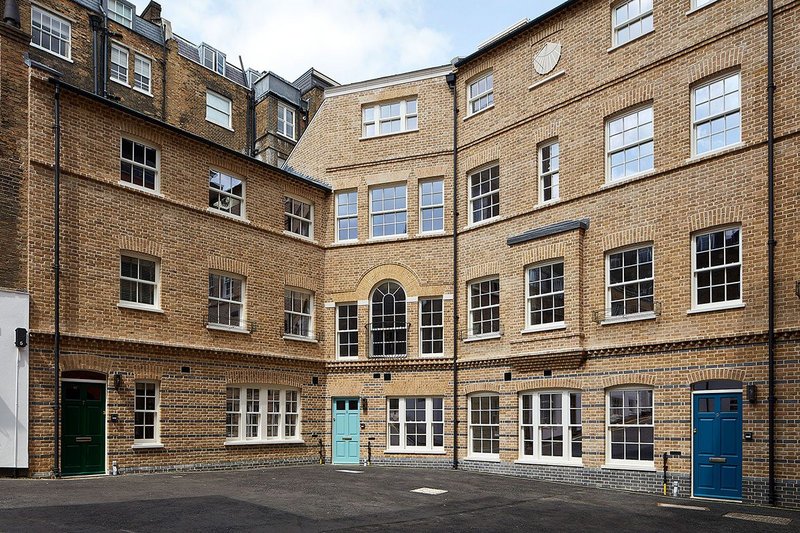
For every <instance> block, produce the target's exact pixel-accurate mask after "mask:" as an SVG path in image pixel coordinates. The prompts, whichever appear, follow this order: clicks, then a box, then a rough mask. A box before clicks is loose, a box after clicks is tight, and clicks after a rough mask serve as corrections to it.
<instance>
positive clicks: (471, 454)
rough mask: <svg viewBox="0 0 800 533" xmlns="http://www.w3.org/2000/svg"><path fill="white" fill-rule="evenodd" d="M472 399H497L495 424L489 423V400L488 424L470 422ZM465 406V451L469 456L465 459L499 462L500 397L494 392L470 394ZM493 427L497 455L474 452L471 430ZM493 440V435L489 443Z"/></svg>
mask: <svg viewBox="0 0 800 533" xmlns="http://www.w3.org/2000/svg"><path fill="white" fill-rule="evenodd" d="M474 398H497V424H492V423H491V412H492V406H491V400H489V413H490V418H489V423H488V424H482V423H478V424H474V423H473V422H472V411H473V407H472V400H473V399H474ZM467 406H468V409H467V411H468V412H467V422H468V424H467V426H468V428H467V429H468V430H467V439H468V443H467V449H468V450H469V454H468V456H467V459H477V460H484V461H494V462H499V461H500V413H501V408H500V395H499V394H497V393H496V392H479V393H476V394H470V395H469V396H467ZM481 411H483V410H481ZM495 426H496V427H497V453H486V452H478V451H475V448H474V444H475V443H474V442H473V440H474V439H473V434H472V433H473V430H474V429H476V428H477V427H489V428H492V427H495ZM494 439H495V437H494V435H492V436H491V439H490V442H491V441H493V440H494Z"/></svg>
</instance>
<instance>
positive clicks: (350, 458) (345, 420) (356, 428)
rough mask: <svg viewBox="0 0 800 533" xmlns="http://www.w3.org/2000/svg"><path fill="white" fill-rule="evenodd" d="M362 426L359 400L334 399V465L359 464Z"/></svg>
mask: <svg viewBox="0 0 800 533" xmlns="http://www.w3.org/2000/svg"><path fill="white" fill-rule="evenodd" d="M360 424H361V421H360V418H359V412H358V398H334V399H333V464H339V465H347V464H350V465H353V464H358V458H359V437H360V435H361V426H360Z"/></svg>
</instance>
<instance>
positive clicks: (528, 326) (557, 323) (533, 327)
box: [525, 259, 567, 331]
mask: <svg viewBox="0 0 800 533" xmlns="http://www.w3.org/2000/svg"><path fill="white" fill-rule="evenodd" d="M555 265H561V276H560V278H561V279H562V286H561V290H560V291H555V290H552V281H553V280H554V279H557V278H558V277H559V276H552V275H551V277H550V282H551V291H550V292H548V293H541V292H540V293H539V294H536V295H531V294H530V284H531V281H530V272H531V271H532V270H534V269H540V268H544V267H548V266H549V267H553V266H555ZM564 267H565V264H564V259H551V260H547V261H543V262H540V263H534V264H532V265H528V266H527V267H526V268H525V331H541V330H549V329H558V328H563V327H565V325H566V322H565V320H566V316H564V317H563V319H562V320H555V309H557V308H558V306H556V305H555V298H556V296H557V295H558V294H561V297H562V300H563V305H562V306H561V309H562V315H566V309H567V306H566V303H567V302H566V272H565V270H564ZM539 281H540V280H539ZM548 297H552V298H553V299H554V302H553V307H552V310H553V321H552V322H542V323H540V324H534V323H533V322H532V321H531V311H532V303H533V300H534V299H537V298H548Z"/></svg>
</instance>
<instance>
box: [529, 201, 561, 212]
mask: <svg viewBox="0 0 800 533" xmlns="http://www.w3.org/2000/svg"><path fill="white" fill-rule="evenodd" d="M560 203H561V198H555V199H553V200H547V201H546V202H539V203H538V204H536V205H535V206H533V210H534V211H536V210H538V209H545V208H547V207H552V206H554V205H556V204H560Z"/></svg>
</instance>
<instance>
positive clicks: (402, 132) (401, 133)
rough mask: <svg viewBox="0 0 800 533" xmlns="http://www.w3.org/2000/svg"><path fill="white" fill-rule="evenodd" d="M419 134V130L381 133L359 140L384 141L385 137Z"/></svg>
mask: <svg viewBox="0 0 800 533" xmlns="http://www.w3.org/2000/svg"><path fill="white" fill-rule="evenodd" d="M417 132H419V128H417V129H414V130H404V131H395V132H392V133H381V134H379V135H371V136H369V137H364V136H363V135H362V136H361V137H359V138H358V140H359V141H369V140H370V139H382V138H384V137H394V136H395V135H404V134H406V133H417Z"/></svg>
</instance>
